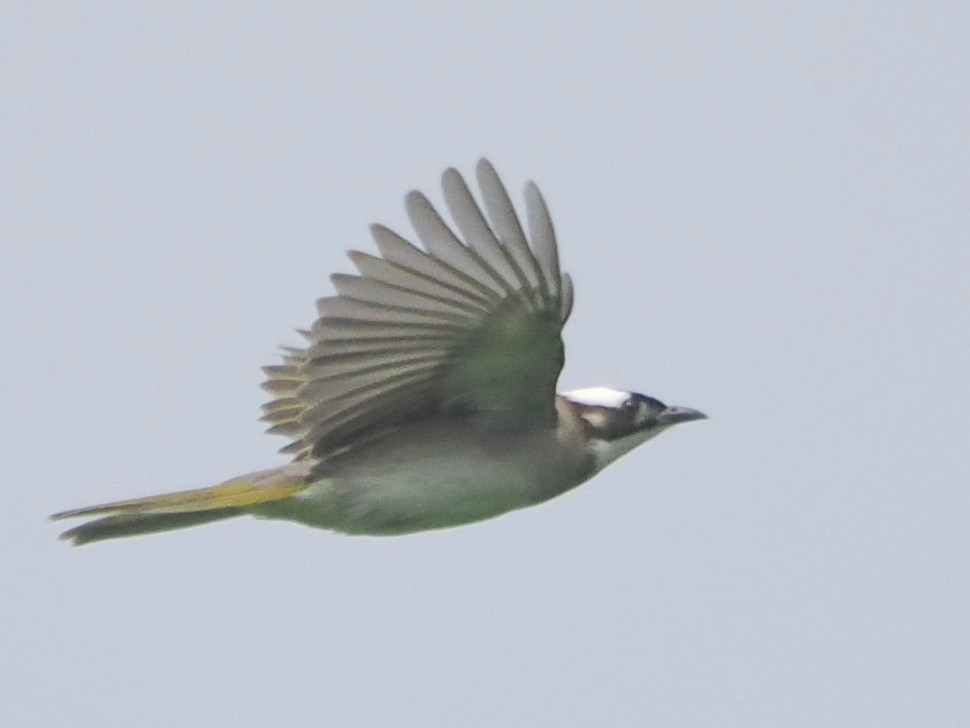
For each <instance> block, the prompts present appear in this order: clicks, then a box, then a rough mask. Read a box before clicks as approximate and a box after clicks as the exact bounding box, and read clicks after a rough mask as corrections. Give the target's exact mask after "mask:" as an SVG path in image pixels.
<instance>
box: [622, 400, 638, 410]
mask: <svg viewBox="0 0 970 728" xmlns="http://www.w3.org/2000/svg"><path fill="white" fill-rule="evenodd" d="M637 404H638V403H637V401H636V399H634V398H633V397H630V399H628V400H627V401H626V402H624V403H623V409H625V410H627V411H632V410H635V409H636V408H637Z"/></svg>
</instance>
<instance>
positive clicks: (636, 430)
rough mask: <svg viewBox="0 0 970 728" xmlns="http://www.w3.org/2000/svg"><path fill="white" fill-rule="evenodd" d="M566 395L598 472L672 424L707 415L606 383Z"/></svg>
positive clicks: (703, 417) (704, 417)
mask: <svg viewBox="0 0 970 728" xmlns="http://www.w3.org/2000/svg"><path fill="white" fill-rule="evenodd" d="M562 396H563V397H564V398H565V399H567V400H568V401H569V402H571V403H572V404H573V406H574V411H575V412H576V414H577V416H578V417H579V418H580V419H581V420H582V422H583V426H584V427H585V429H586V432H587V433H588V435H589V447H590V449H591V450H592V452H593V455H594V458H595V464H594V470H595V471H597V472H598V471H600V470H602V469H603V468H605V467H606V466H607V465H609V464H610V463H612V462H613V461H614V460H616V459H617V458H619V457H621V456H623V455H626V453H628V452H630V451H631V450H632V449H634V448H635V447H637V446H638V445H641V444H643V443H644V442H646V441H647V440H649V439H650V438H652V437H656V436H657V435H659V434H660V433H661V432H663V431H664V430H666V429H667V428H668V427H670V426H672V425H677V424H680V423H681V422H691V421H692V420H703V419H706V418H707V415H705V414H704V413H703V412H698V411H697V410H695V409H691V408H689V407H668V406H667V405H665V404H664V403H663V402H661V401H659V400H656V399H654V398H653V397H647V396H646V395H643V394H637V393H636V392H626V391H622V390H617V389H607V388H605V387H595V388H593V389H577V390H575V391H573V392H566V393H565V394H564V395H562Z"/></svg>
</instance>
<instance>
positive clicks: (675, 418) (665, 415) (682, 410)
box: [657, 407, 707, 426]
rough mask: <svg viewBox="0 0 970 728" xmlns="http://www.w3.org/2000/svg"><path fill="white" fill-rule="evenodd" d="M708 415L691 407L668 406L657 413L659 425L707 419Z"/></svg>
mask: <svg viewBox="0 0 970 728" xmlns="http://www.w3.org/2000/svg"><path fill="white" fill-rule="evenodd" d="M706 419H707V415H705V414H704V413H703V412H699V411H697V410H696V409H691V408H690V407H667V408H666V409H664V410H663V411H662V412H661V413H660V414H659V415H657V424H658V425H663V426H667V425H679V424H680V423H681V422H692V421H694V420H706Z"/></svg>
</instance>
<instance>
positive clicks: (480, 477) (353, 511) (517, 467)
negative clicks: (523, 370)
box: [255, 402, 593, 535]
mask: <svg viewBox="0 0 970 728" xmlns="http://www.w3.org/2000/svg"><path fill="white" fill-rule="evenodd" d="M562 407H563V408H564V409H566V410H568V408H569V405H568V404H566V403H565V402H564V403H563V405H562ZM573 423H574V425H575V429H573V430H572V431H571V432H570V431H568V430H566V431H565V432H563V436H562V437H561V436H560V431H559V429H558V428H557V429H533V428H528V429H525V428H523V429H517V428H510V429H506V428H498V427H487V426H479V423H476V422H475V421H474V420H471V421H469V419H468V418H460V417H456V418H452V419H451V420H444V421H438V420H432V421H427V422H424V423H420V424H418V425H416V426H414V427H412V428H408V429H402V430H398V431H396V432H394V433H392V434H390V435H389V436H386V437H384V438H381V439H379V440H377V441H375V442H372V443H369V444H366V445H364V446H363V447H360V448H355V449H353V450H350V451H349V452H347V453H345V454H343V455H339V456H337V457H335V458H334V459H332V460H330V461H328V462H326V463H325V464H323V465H322V466H320V467H319V469H318V470H317V472H315V473H313V475H312V480H311V484H310V485H309V486H307V488H306V489H305V490H303V491H301V492H300V493H298V494H297V495H296V496H294V497H293V498H289V499H286V500H282V501H273V502H270V503H266V504H264V505H263V506H260V507H259V508H257V509H256V511H255V512H256V513H257V514H258V515H261V516H265V517H270V518H285V519H288V520H293V521H299V522H301V523H304V524H306V525H310V526H317V527H320V528H326V529H332V530H335V531H342V532H344V533H352V534H368V535H397V534H405V533H413V532H416V531H425V530H429V529H433V528H445V527H448V526H458V525H461V524H464V523H470V522H473V521H481V520H483V519H486V518H491V517H493V516H497V515H499V514H501V513H505V512H507V511H511V510H515V509H517V508H524V507H526V506H531V505H535V504H537V503H541V502H542V501H545V500H548V499H549V498H552V497H554V496H556V495H559V494H560V493H563V492H564V491H566V490H569V489H570V488H573V487H575V486H577V485H579V484H580V483H581V482H582V481H583V480H585V479H586V477H587V476H588V475H590V474H592V471H593V469H592V468H593V462H592V459H591V458H590V456H589V454H588V453H586V452H585V451H584V450H583V449H581V448H580V447H578V440H579V438H580V437H581V429H580V422H579V421H578V418H577V419H574V421H573Z"/></svg>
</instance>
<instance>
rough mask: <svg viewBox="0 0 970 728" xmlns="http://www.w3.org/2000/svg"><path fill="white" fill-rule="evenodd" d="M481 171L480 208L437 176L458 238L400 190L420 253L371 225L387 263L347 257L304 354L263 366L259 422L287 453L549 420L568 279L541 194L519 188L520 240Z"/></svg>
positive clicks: (491, 174)
mask: <svg viewBox="0 0 970 728" xmlns="http://www.w3.org/2000/svg"><path fill="white" fill-rule="evenodd" d="M476 171H477V176H478V183H479V186H480V188H481V195H482V199H483V202H484V205H483V206H482V207H480V206H479V205H478V203H477V202H476V201H475V198H474V197H473V196H472V194H471V192H470V191H469V189H468V186H467V185H466V184H465V181H464V179H462V177H461V175H460V174H459V173H458V172H457V171H455V170H454V169H449V170H447V171H446V172H445V173H444V176H443V178H442V187H443V189H444V196H445V202H446V204H447V206H448V210H449V211H450V213H451V217H452V218H453V220H454V224H455V227H456V228H457V231H458V232H457V234H456V233H455V232H453V231H452V229H451V228H450V227H449V226H448V224H447V223H445V222H444V220H442V218H441V217H440V215H439V214H438V213H437V212H436V211H435V209H434V208H433V207H432V205H431V203H430V202H429V201H428V199H427V198H426V197H425V196H424V195H422V194H421V193H419V192H411V193H410V194H408V196H407V198H406V206H407V212H408V216H409V217H410V220H411V224H412V225H413V226H414V229H415V231H416V232H417V235H418V238H419V239H420V240H421V242H422V244H423V245H424V248H425V250H421V249H420V248H417V247H416V246H414V245H412V244H411V243H409V242H408V241H407V240H405V239H404V238H402V237H400V236H399V235H397V234H396V233H394V232H392V231H391V230H388V229H387V228H385V227H382V226H380V225H375V226H373V227H372V228H371V231H372V233H373V236H374V240H375V241H376V243H377V247H378V249H379V250H380V253H381V257H375V256H372V255H368V254H366V253H360V252H350V253H349V257H350V259H351V260H352V261H353V263H354V265H355V266H356V267H357V270H358V271H359V275H344V274H337V275H334V276H332V280H333V283H334V287H335V288H336V290H337V295H336V296H332V297H329V298H323V299H321V300H320V301H318V302H317V308H318V312H319V318H318V319H317V321H316V322H315V323H314V324H313V327H312V329H311V330H310V331H307V332H303V333H304V336H305V337H306V338H307V340H308V342H309V343H308V345H307V346H306V348H305V349H288V350H287V351H286V353H285V354H284V357H283V363H282V364H281V365H278V366H271V367H265V369H264V371H265V372H266V374H267V377H268V378H267V381H266V382H265V383H264V384H263V386H264V388H265V389H267V390H268V391H270V392H272V393H273V394H275V395H276V399H275V400H273V401H272V402H269V403H268V404H266V405H264V408H263V409H264V411H265V414H264V417H263V419H264V420H265V421H267V422H269V423H270V425H271V426H270V428H269V432H271V433H278V434H283V435H287V436H289V437H291V438H292V440H293V442H291V443H290V444H289V445H287V446H286V447H284V448H283V452H289V453H294V454H295V455H296V457H297V458H302V457H307V456H313V457H315V458H325V457H327V456H328V455H331V454H333V453H335V452H338V451H342V450H345V449H347V448H348V447H351V446H353V444H354V443H356V442H359V441H361V440H364V439H369V438H370V437H372V436H375V435H378V434H380V433H382V432H385V431H388V430H390V429H394V428H397V427H400V426H402V425H404V424H406V423H408V422H413V421H415V420H419V419H423V418H426V417H431V416H435V415H448V414H459V415H460V414H477V415H483V416H485V417H488V418H491V419H492V420H493V421H494V422H495V423H496V424H497V425H508V426H516V425H528V424H537V423H539V424H547V425H554V423H555V421H556V414H555V408H554V399H555V389H556V379H557V378H558V376H559V371H560V369H561V368H562V363H563V344H562V338H561V336H560V332H561V330H562V327H563V324H564V323H565V322H566V319H567V318H568V317H569V313H570V309H571V307H572V284H571V282H570V279H569V276H568V275H566V274H562V273H560V271H559V257H558V253H557V251H556V237H555V233H554V231H553V227H552V220H551V219H550V217H549V211H548V209H547V208H546V204H545V202H544V201H543V199H542V195H541V194H540V193H539V189H538V188H537V187H536V186H535V185H534V184H532V183H531V182H530V183H529V184H528V185H527V186H526V190H525V198H526V210H527V214H528V217H527V221H528V223H527V227H528V231H529V234H528V238H527V237H526V234H525V232H524V231H523V228H522V226H521V224H520V223H519V219H518V217H517V215H516V213H515V209H514V208H513V206H512V202H511V200H510V199H509V196H508V193H507V192H506V191H505V187H504V186H503V185H502V182H501V181H500V180H499V178H498V175H497V174H496V173H495V170H494V168H493V167H492V165H491V164H489V163H488V162H487V161H486V160H481V161H480V162H479V164H478V167H477V170H476Z"/></svg>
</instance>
